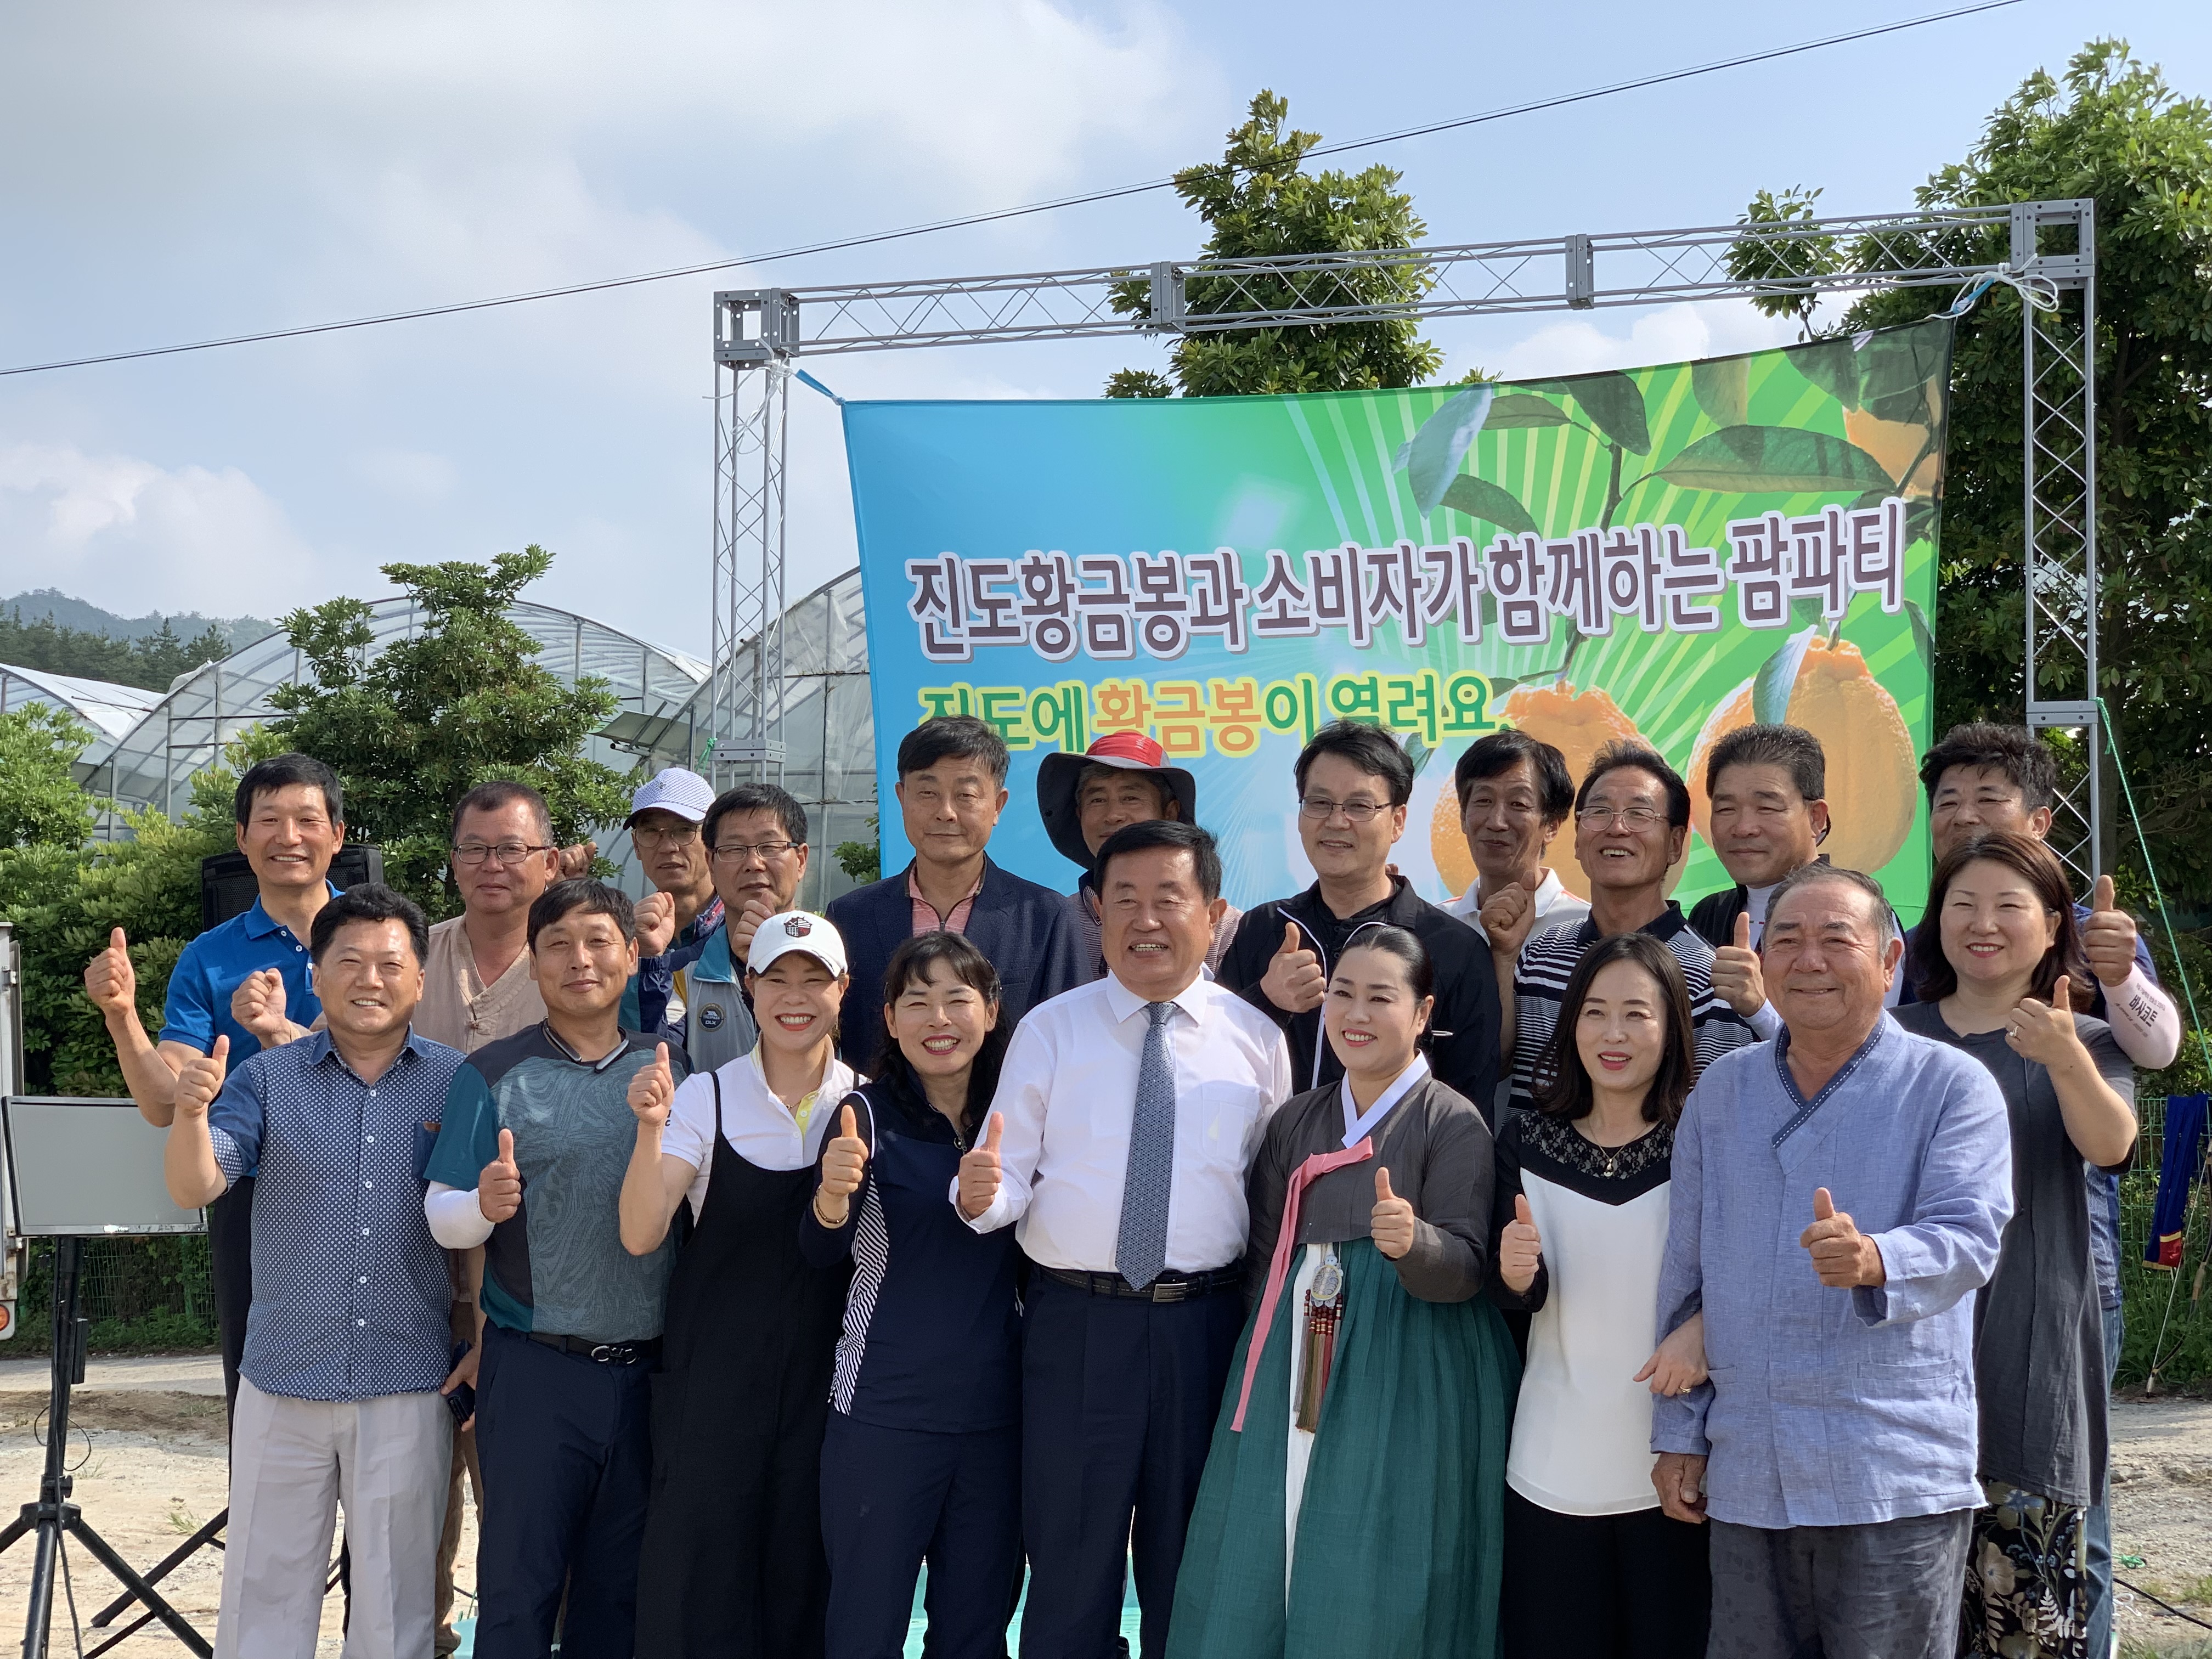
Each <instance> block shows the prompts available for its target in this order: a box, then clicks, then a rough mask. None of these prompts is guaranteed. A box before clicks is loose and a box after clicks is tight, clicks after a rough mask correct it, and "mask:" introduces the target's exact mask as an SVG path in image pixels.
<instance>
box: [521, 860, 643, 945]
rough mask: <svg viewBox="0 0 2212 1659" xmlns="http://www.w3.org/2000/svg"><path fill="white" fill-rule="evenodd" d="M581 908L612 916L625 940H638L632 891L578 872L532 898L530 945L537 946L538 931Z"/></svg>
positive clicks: (587, 911) (630, 942) (590, 912)
mask: <svg viewBox="0 0 2212 1659" xmlns="http://www.w3.org/2000/svg"><path fill="white" fill-rule="evenodd" d="M578 910H582V911H584V912H586V913H587V914H588V915H595V916H611V917H612V918H613V919H614V924H615V926H616V927H619V928H621V929H622V936H623V942H624V943H626V944H629V945H635V944H636V943H637V908H636V907H635V905H633V904H632V903H631V902H630V900H629V894H628V893H625V892H623V890H622V889H621V888H619V887H610V886H608V885H607V884H606V883H605V882H603V881H594V880H593V879H592V878H591V877H589V876H575V877H572V878H569V879H568V880H567V881H556V882H555V883H554V884H552V885H551V886H550V887H549V888H547V889H546V890H544V892H542V893H540V894H539V895H538V896H537V897H536V898H535V899H534V900H532V902H531V906H530V934H529V942H530V948H531V949H532V951H535V950H537V948H538V934H540V933H544V931H545V930H546V929H547V928H548V927H551V926H552V925H553V924H554V923H555V922H556V921H560V920H561V918H562V917H563V916H566V915H573V914H574V912H576V911H578Z"/></svg>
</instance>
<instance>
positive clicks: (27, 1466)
mask: <svg viewBox="0 0 2212 1659" xmlns="http://www.w3.org/2000/svg"><path fill="white" fill-rule="evenodd" d="M210 1364H212V1362H210ZM99 1365H100V1362H98V1361H95V1362H94V1377H95V1378H96V1377H97V1376H98V1369H99ZM11 1369H12V1368H11ZM140 1380H141V1379H139V1378H137V1377H131V1378H129V1379H128V1381H129V1382H130V1383H137V1382H139V1381H140ZM149 1380H151V1381H154V1382H155V1383H159V1382H161V1381H167V1380H168V1379H167V1378H162V1377H158V1376H157V1377H155V1378H153V1379H149ZM179 1380H181V1381H185V1382H188V1383H198V1382H200V1381H201V1379H199V1378H198V1377H197V1376H190V1377H185V1378H180V1379H179ZM19 1381H20V1379H18V1378H16V1377H15V1376H0V1512H6V1513H9V1514H10V1515H12V1513H13V1511H14V1510H15V1508H16V1507H18V1506H20V1505H21V1504H23V1503H27V1502H30V1501H33V1500H34V1499H36V1498H37V1497H38V1492H39V1479H40V1474H42V1472H43V1471H44V1469H45V1467H46V1450H45V1444H44V1436H43V1433H42V1432H41V1431H42V1430H43V1427H44V1421H45V1415H46V1395H45V1394H44V1393H43V1392H40V1393H30V1392H27V1391H19V1389H18V1388H17V1386H16V1385H17V1384H18V1383H19ZM226 1439H227V1437H226V1435H225V1425H224V1422H223V1409H222V1389H221V1383H220V1379H219V1377H218V1379H217V1382H216V1388H215V1389H214V1391H213V1392H212V1393H206V1392H197V1391H195V1392H186V1391H184V1390H183V1389H174V1388H169V1389H164V1388H161V1387H158V1386H155V1387H143V1388H142V1387H125V1388H121V1389H101V1388H95V1387H91V1386H87V1387H85V1388H82V1389H78V1390H77V1393H76V1398H75V1400H74V1401H73V1402H72V1404H71V1406H70V1463H71V1465H72V1466H73V1468H75V1471H76V1492H75V1493H74V1498H75V1501H76V1503H77V1504H79V1505H80V1506H81V1507H82V1510H83V1511H84V1518H85V1519H86V1520H87V1521H88V1522H90V1523H91V1524H92V1526H93V1527H94V1529H95V1530H97V1531H98V1532H99V1533H100V1535H101V1536H102V1537H103V1538H105V1539H106V1541H108V1542H109V1543H110V1544H112V1546H113V1547H115V1550H116V1552H117V1553H118V1554H120V1555H121V1556H122V1557H123V1559H125V1560H126V1561H128V1562H129V1563H131V1565H133V1566H135V1567H137V1568H138V1569H139V1571H142V1572H143V1571H146V1570H147V1569H149V1568H150V1567H151V1566H152V1565H154V1564H155V1563H156V1562H158V1561H160V1560H161V1559H162V1558H163V1557H164V1556H166V1555H167V1554H168V1553H169V1552H170V1551H172V1550H173V1549H174V1548H176V1547H177V1546H178V1545H179V1543H181V1542H182V1541H184V1540H185V1538H187V1537H189V1536H191V1534H192V1533H193V1532H194V1531H196V1530H197V1528H198V1527H199V1526H200V1524H201V1523H202V1522H204V1521H206V1520H207V1519H208V1518H209V1517H210V1516H213V1515H214V1514H215V1513H216V1511H217V1510H220V1509H221V1508H222V1505H223V1501H224V1488H225V1485H226V1474H227V1469H226V1462H225V1452H226V1449H227V1447H226ZM68 1561H69V1568H70V1579H71V1581H72V1585H73V1588H74V1589H75V1591H76V1609H77V1613H78V1616H79V1619H80V1620H81V1621H82V1623H83V1625H84V1626H86V1628H85V1631H84V1636H85V1640H84V1644H83V1645H84V1647H85V1648H86V1649H90V1648H91V1647H93V1646H94V1644H96V1643H97V1642H100V1641H102V1640H105V1639H106V1638H107V1637H108V1636H110V1635H112V1634H114V1633H115V1632H116V1631H118V1630H119V1629H120V1628H121V1627H122V1626H124V1625H125V1624H128V1623H129V1622H131V1617H132V1616H134V1615H128V1614H127V1615H125V1617H124V1618H122V1619H119V1620H117V1621H116V1623H115V1624H114V1625H113V1626H110V1627H109V1628H108V1629H107V1630H106V1631H104V1632H95V1631H94V1630H92V1629H91V1628H90V1622H91V1620H92V1619H93V1617H94V1614H95V1613H97V1612H98V1611H99V1610H100V1608H101V1607H104V1606H105V1605H106V1603H107V1602H108V1601H111V1600H112V1598H113V1596H114V1595H115V1594H116V1593H117V1587H116V1585H115V1584H114V1583H113V1581H112V1580H111V1579H110V1578H109V1577H108V1576H107V1574H106V1571H104V1570H103V1569H102V1568H101V1567H100V1564H99V1563H98V1562H96V1561H94V1559H92V1558H91V1557H90V1556H89V1555H88V1553H86V1552H85V1551H84V1550H82V1548H80V1547H71V1548H70V1550H69V1552H68ZM31 1564H32V1546H31V1541H30V1540H28V1539H25V1540H24V1541H21V1542H19V1543H17V1544H16V1545H15V1546H14V1547H12V1548H11V1549H9V1551H8V1553H6V1554H5V1555H0V1643H5V1644H6V1645H7V1646H8V1647H9V1649H10V1650H12V1649H13V1647H14V1645H15V1634H14V1633H15V1632H17V1631H20V1630H21V1628H22V1625H23V1616H24V1611H25V1606H24V1602H25V1595H26V1593H27V1589H28V1587H29V1584H30V1577H31ZM455 1577H457V1578H458V1580H459V1583H460V1586H461V1588H462V1589H474V1587H475V1582H476V1537H475V1525H474V1522H473V1519H471V1522H470V1523H469V1525H468V1528H467V1530H466V1531H465V1534H464V1535H463V1538H462V1541H461V1559H460V1562H459V1566H458V1568H457V1571H456V1573H455ZM161 1589H162V1590H163V1592H164V1593H165V1594H166V1595H167V1596H168V1598H169V1599H170V1601H172V1602H173V1604H174V1605H175V1607H176V1608H177V1610H178V1611H179V1612H180V1613H183V1614H184V1615H185V1618H186V1619H188V1620H191V1623H192V1624H193V1625H194V1626H196V1627H197V1629H198V1630H199V1632H200V1633H201V1634H202V1635H203V1636H204V1637H206V1638H208V1639H209V1640H210V1642H212V1641H213V1640H214V1638H215V1623H216V1604H217V1601H218V1599H219V1597H220V1595H221V1591H222V1555H221V1553H219V1552H217V1551H215V1550H212V1549H205V1550H202V1551H200V1552H199V1553H197V1554H195V1555H194V1556H193V1557H192V1558H191V1559H190V1560H188V1561H187V1562H185V1564H184V1565H182V1566H180V1567H179V1568H178V1569H177V1570H176V1571H174V1572H173V1573H172V1574H171V1575H170V1576H169V1577H167V1578H166V1579H164V1580H163V1581H162V1583H161ZM461 1611H462V1612H463V1613H467V1612H468V1611H470V1607H469V1604H468V1603H467V1601H463V1602H462V1604H461ZM338 1615H339V1598H338V1597H337V1595H335V1594H334V1595H331V1597H330V1598H329V1600H328V1601H325V1603H324V1607H323V1629H322V1639H321V1640H320V1641H319V1643H318V1644H316V1649H315V1652H316V1656H317V1659H337V1655H338V1652H339V1650H340V1647H341V1645H342V1644H341V1641H340V1637H339V1631H338ZM52 1628H53V1641H52V1651H54V1652H55V1653H58V1654H68V1653H72V1652H75V1651H76V1647H75V1645H74V1644H72V1642H71V1640H70V1634H69V1630H70V1613H69V1605H68V1602H67V1601H65V1600H64V1597H63V1596H62V1595H60V1594H59V1593H57V1594H56V1595H55V1598H54V1613H53V1626H52ZM181 1651H182V1649H181V1648H180V1646H179V1644H178V1643H177V1641H176V1640H175V1638H173V1637H172V1636H171V1635H170V1634H169V1633H168V1632H167V1629H166V1628H165V1627H164V1626H161V1625H160V1624H158V1623H156V1624H149V1626H146V1627H145V1628H144V1629H143V1630H142V1631H140V1632H138V1633H137V1634H136V1635H134V1636H132V1637H131V1638H129V1639H128V1640H126V1641H125V1642H123V1643H122V1644H119V1645H118V1647H117V1648H116V1649H115V1650H114V1652H115V1654H116V1656H117V1659H130V1656H134V1655H135V1656H140V1659H147V1656H156V1655H159V1656H167V1659H174V1656H175V1655H177V1654H178V1653H179V1652H181Z"/></svg>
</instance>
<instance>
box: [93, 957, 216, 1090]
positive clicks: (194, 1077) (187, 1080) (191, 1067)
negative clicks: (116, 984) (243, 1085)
mask: <svg viewBox="0 0 2212 1659" xmlns="http://www.w3.org/2000/svg"><path fill="white" fill-rule="evenodd" d="M122 931H123V930H122V929H121V928H119V927H118V928H117V929H116V932H117V933H121V932H122ZM229 1071H230V1039H229V1038H228V1037H227V1036H219V1037H217V1038H216V1040H215V1048H214V1050H213V1051H212V1052H211V1053H209V1054H194V1055H193V1056H192V1057H191V1059H190V1060H186V1061H185V1065H184V1069H183V1070H182V1071H180V1072H179V1073H177V1115H178V1116H179V1117H185V1118H191V1117H201V1118H204V1117H205V1116H206V1115H207V1112H208V1107H209V1105H210V1103H213V1101H214V1099H215V1097H216V1096H217V1095H219V1094H221V1093H222V1080H223V1079H224V1078H225V1077H226V1076H227V1075H228V1073H229Z"/></svg>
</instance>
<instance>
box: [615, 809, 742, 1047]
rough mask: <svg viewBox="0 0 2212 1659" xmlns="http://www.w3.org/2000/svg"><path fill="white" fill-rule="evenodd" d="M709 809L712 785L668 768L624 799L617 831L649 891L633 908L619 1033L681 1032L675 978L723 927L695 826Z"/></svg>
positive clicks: (703, 843)
mask: <svg viewBox="0 0 2212 1659" xmlns="http://www.w3.org/2000/svg"><path fill="white" fill-rule="evenodd" d="M712 805H714V785H712V784H711V783H708V781H707V780H706V779H704V778H702V777H701V776H700V775H698V774H697V773H696V772H692V771H687V770H686V769H684V768H683V767H681V766H671V767H668V768H665V769H663V770H661V771H659V772H656V773H654V774H653V776H652V777H650V778H648V779H647V780H646V781H645V783H644V784H643V785H642V786H641V787H640V788H639V789H638V792H637V793H635V795H633V796H631V797H630V803H629V818H628V819H627V820H626V821H625V823H624V827H625V828H626V829H629V843H630V846H631V848H633V849H634V850H635V852H636V854H637V862H638V867H639V868H641V870H643V871H644V872H645V878H646V879H647V881H649V882H651V883H652V884H653V891H652V892H650V893H648V894H647V895H646V896H645V897H643V898H642V899H640V900H639V901H638V903H637V954H638V964H637V972H636V974H635V975H633V976H632V977H631V979H630V982H629V990H627V991H625V992H624V993H623V1006H622V1024H623V1030H626V1031H647V1032H653V1031H659V1030H661V1029H662V1027H664V1026H666V1027H668V1028H670V1029H671V1030H676V1031H677V1032H678V1033H679V1036H678V1039H677V1040H678V1042H681V1041H682V1037H681V1036H680V1033H681V1032H682V1030H683V1029H684V1008H683V1005H682V1003H681V1002H680V1000H679V1001H674V1002H673V1003H671V999H674V998H675V997H676V994H677V992H676V976H677V975H678V974H679V973H681V972H682V971H683V970H684V969H686V968H689V967H690V965H691V964H692V963H695V962H696V961H697V960H698V959H699V953H700V952H701V951H704V950H705V949H706V948H707V941H708V939H711V938H713V937H714V930H715V929H716V928H718V927H720V926H721V925H722V901H721V900H720V898H719V897H717V896H715V892H714V872H713V871H712V870H711V869H709V868H708V859H707V843H706V841H705V839H704V838H703V837H702V836H701V834H700V824H701V823H702V820H703V819H704V818H705V817H706V816H707V809H708V807H710V806H712Z"/></svg>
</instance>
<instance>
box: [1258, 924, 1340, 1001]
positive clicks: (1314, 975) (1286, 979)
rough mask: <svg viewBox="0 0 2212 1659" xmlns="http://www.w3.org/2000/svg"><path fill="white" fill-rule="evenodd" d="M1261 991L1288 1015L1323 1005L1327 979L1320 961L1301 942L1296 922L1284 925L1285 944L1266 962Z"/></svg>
mask: <svg viewBox="0 0 2212 1659" xmlns="http://www.w3.org/2000/svg"><path fill="white" fill-rule="evenodd" d="M1260 988H1261V990H1262V991H1264V992H1266V993H1267V1000H1268V1001H1270V1002H1272V1003H1273V1004H1274V1005H1275V1006H1277V1007H1278V1008H1280V1009H1281V1010H1282V1011H1283V1012H1285V1013H1286V1014H1303V1013H1305V1012H1308V1011H1309V1010H1311V1009H1315V1008H1318V1007H1320V1006H1321V1000H1322V993H1323V992H1325V991H1327V990H1328V975H1325V974H1323V973H1322V970H1321V958H1320V957H1317V956H1316V955H1315V954H1314V953H1313V952H1312V951H1309V950H1307V949H1306V948H1305V946H1304V944H1303V943H1302V942H1301V940H1300V939H1299V937H1298V925H1297V923H1296V922H1295V921H1292V922H1286V923H1285V924H1284V926H1283V942H1282V944H1281V945H1280V946H1279V947H1278V948H1277V950H1276V951H1275V954H1274V957H1273V959H1272V960H1271V961H1269V963H1267V975H1266V976H1265V977H1264V978H1262V979H1261V981H1260Z"/></svg>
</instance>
